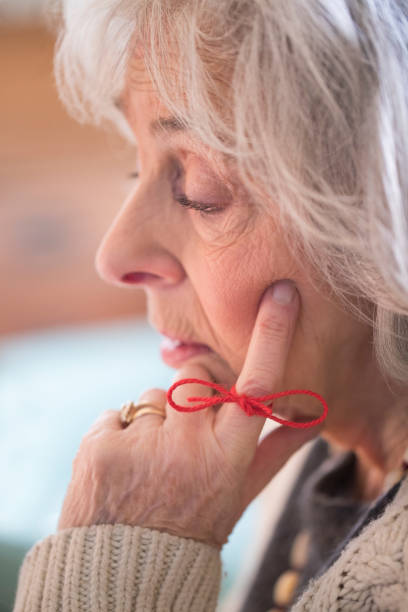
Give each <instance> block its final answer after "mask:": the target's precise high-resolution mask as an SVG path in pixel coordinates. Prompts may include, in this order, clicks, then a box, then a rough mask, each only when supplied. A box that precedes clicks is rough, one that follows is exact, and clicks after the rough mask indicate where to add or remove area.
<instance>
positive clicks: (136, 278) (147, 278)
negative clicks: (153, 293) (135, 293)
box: [120, 272, 161, 285]
mask: <svg viewBox="0 0 408 612" xmlns="http://www.w3.org/2000/svg"><path fill="white" fill-rule="evenodd" d="M160 278H161V277H160V276H158V275H157V274H150V273H149V272H128V273H127V274H124V275H123V276H122V278H121V279H120V280H121V281H122V283H128V284H132V285H138V284H147V283H151V282H152V281H158V280H160Z"/></svg>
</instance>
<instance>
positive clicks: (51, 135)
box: [0, 0, 145, 334]
mask: <svg viewBox="0 0 408 612" xmlns="http://www.w3.org/2000/svg"><path fill="white" fill-rule="evenodd" d="M0 2H1V0H0ZM4 6H5V5H3V8H4ZM27 6H28V5H27ZM53 44H54V41H53V37H52V36H51V34H50V33H49V32H47V31H46V30H45V28H42V27H41V26H39V25H37V26H31V27H30V26H28V25H27V24H26V25H24V27H23V26H22V25H20V26H10V25H9V26H8V27H6V26H5V25H4V22H3V26H2V27H0V75H1V95H0V135H1V138H0V286H1V290H0V333H1V334H4V333H6V332H15V331H20V330H25V329H32V328H37V327H47V326H50V325H51V326H53V325H58V324H61V323H74V322H79V321H81V322H82V321H90V320H101V319H107V318H117V317H121V316H129V315H134V314H142V313H143V312H144V307H145V302H144V296H143V294H142V292H141V291H135V290H133V291H124V290H120V289H117V288H112V287H108V286H106V285H105V284H104V283H102V281H101V280H100V279H99V278H98V277H97V275H96V272H95V270H94V263H93V260H94V254H95V251H96V248H97V245H98V243H99V241H100V239H101V237H102V235H103V233H104V231H105V229H106V228H107V226H108V225H109V222H110V220H111V219H112V217H113V216H114V214H115V212H116V211H117V209H118V207H119V205H120V203H121V201H122V200H123V199H124V197H125V195H126V192H127V190H128V189H129V187H130V183H129V179H127V178H126V177H127V176H128V174H129V173H130V172H131V171H132V169H133V159H132V151H131V150H130V147H129V146H128V145H125V143H123V141H122V140H120V139H119V137H115V136H114V135H112V134H107V133H104V132H102V131H98V130H96V129H94V128H91V127H84V126H80V125H78V124H76V123H75V122H74V121H73V120H72V119H70V118H69V117H68V116H67V114H66V113H65V111H64V109H63V108H62V105H61V104H60V102H59V100H58V97H57V92H56V89H55V85H54V81H53V75H52V54H53Z"/></svg>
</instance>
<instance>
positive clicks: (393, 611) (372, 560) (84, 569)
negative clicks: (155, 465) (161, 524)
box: [14, 478, 408, 612]
mask: <svg viewBox="0 0 408 612" xmlns="http://www.w3.org/2000/svg"><path fill="white" fill-rule="evenodd" d="M220 579H221V561H220V554H219V551H218V550H216V549H215V548H212V547H211V546H208V545H206V544H203V543H200V542H197V541H195V540H192V539H187V538H181V537H177V536H173V535H169V534H167V533H162V532H159V531H156V530H151V529H146V528H141V527H130V526H127V525H119V524H118V525H94V526H91V527H75V528H72V529H65V530H63V531H61V532H59V533H56V534H53V535H51V536H49V537H48V538H46V539H44V540H43V541H41V542H39V543H37V544H36V545H35V546H34V547H33V548H32V549H31V550H30V551H29V552H28V553H27V555H26V558H25V560H24V562H23V565H22V567H21V569H20V575H19V583H18V590H17V596H16V601H15V607H14V612H39V611H40V610H41V612H56V611H57V610H58V611H59V612H135V611H136V612H142V611H143V612H168V611H170V610H173V611H174V612H187V611H188V612H204V611H205V612H211V611H214V610H215V608H216V605H217V598H218V592H219V587H220ZM308 610H311V611H313V612H318V611H321V612H339V611H343V612H354V611H355V612H357V611H358V612H363V611H367V612H368V611H369V612H397V611H398V612H406V611H407V610H408V479H407V478H405V479H404V480H403V481H402V484H401V487H400V488H399V490H398V493H397V494H396V496H395V498H394V499H393V501H392V502H391V503H389V504H388V506H387V507H386V508H385V511H384V513H383V514H382V515H381V516H380V517H379V518H377V519H376V520H374V521H372V522H370V523H369V524H368V525H367V526H366V527H365V529H364V530H363V531H362V532H361V533H360V534H359V535H358V536H357V537H355V538H354V539H352V540H351V541H350V542H349V543H348V544H347V545H346V547H345V549H344V550H343V552H342V554H341V555H340V557H339V558H338V559H337V561H335V562H334V564H333V565H332V566H331V567H330V568H329V569H328V570H327V571H325V573H324V574H323V575H321V576H320V577H319V578H317V579H315V580H312V581H311V582H310V584H309V585H308V587H307V589H306V590H305V591H304V592H303V594H302V596H301V597H300V599H299V600H298V601H297V602H296V603H295V604H294V606H292V608H291V611H292V612H301V611H302V612H303V611H308Z"/></svg>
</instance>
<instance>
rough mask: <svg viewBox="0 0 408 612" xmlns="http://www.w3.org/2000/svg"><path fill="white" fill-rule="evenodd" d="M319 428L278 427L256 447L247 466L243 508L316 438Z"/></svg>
mask: <svg viewBox="0 0 408 612" xmlns="http://www.w3.org/2000/svg"><path fill="white" fill-rule="evenodd" d="M320 430H321V426H318V427H313V428H310V429H292V428H291V427H285V426H280V427H277V428H276V429H274V430H273V431H272V432H271V433H269V434H268V435H267V436H265V438H264V439H263V440H262V441H261V442H260V443H259V445H258V446H257V450H256V452H255V455H254V457H253V459H252V462H251V464H250V466H249V469H248V472H247V475H246V479H245V485H244V499H243V502H244V504H245V506H244V507H245V508H246V507H247V506H248V505H249V504H250V503H251V501H252V500H253V499H254V498H255V497H256V496H257V495H259V493H260V492H261V491H262V489H264V488H265V487H266V485H267V484H268V483H269V482H270V480H271V479H272V478H273V477H274V476H275V475H276V474H277V473H278V472H279V470H280V469H281V468H282V467H283V466H284V465H285V463H286V462H287V461H288V459H290V457H291V456H292V455H293V453H295V452H296V451H297V450H299V449H300V448H301V447H302V446H303V445H304V444H306V442H309V441H310V440H313V438H316V437H317V436H318V435H319V433H320Z"/></svg>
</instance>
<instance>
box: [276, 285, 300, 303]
mask: <svg viewBox="0 0 408 612" xmlns="http://www.w3.org/2000/svg"><path fill="white" fill-rule="evenodd" d="M295 293H296V287H295V284H294V283H293V282H292V281H291V280H281V281H278V282H276V283H275V284H274V285H272V297H273V299H274V301H275V302H277V303H278V304H281V305H282V306H286V305H287V304H289V303H290V302H291V301H292V300H293V298H294V297H295Z"/></svg>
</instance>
